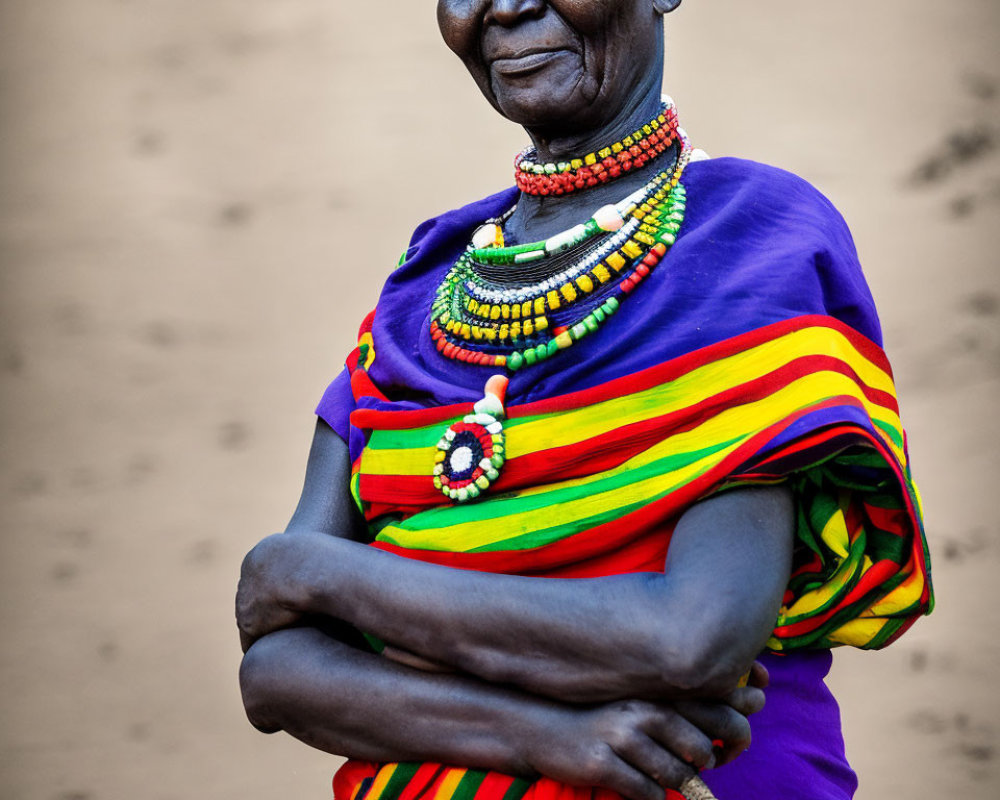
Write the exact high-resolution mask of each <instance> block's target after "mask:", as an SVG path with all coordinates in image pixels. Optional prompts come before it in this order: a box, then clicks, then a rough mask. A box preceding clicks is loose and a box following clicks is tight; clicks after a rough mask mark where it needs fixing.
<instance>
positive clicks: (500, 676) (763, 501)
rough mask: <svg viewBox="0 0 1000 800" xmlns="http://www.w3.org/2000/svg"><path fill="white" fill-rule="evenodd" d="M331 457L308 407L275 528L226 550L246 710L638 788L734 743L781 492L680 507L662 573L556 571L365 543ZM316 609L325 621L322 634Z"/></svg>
mask: <svg viewBox="0 0 1000 800" xmlns="http://www.w3.org/2000/svg"><path fill="white" fill-rule="evenodd" d="M348 470H349V464H348V457H347V453H346V447H345V446H344V444H343V442H341V441H340V439H339V438H338V437H337V436H336V435H335V434H334V433H333V432H332V431H330V430H329V428H328V427H326V426H325V423H322V422H321V423H319V426H318V427H317V433H316V437H315V439H314V444H313V450H312V452H311V454H310V461H309V467H308V469H307V477H306V485H305V488H304V491H303V496H302V500H301V501H300V504H299V508H298V509H297V511H296V514H295V516H294V517H293V519H292V522H291V523H290V525H289V528H288V533H291V534H293V535H277V536H273V537H269V538H268V539H265V540H264V541H263V542H261V543H260V544H259V545H258V546H257V547H256V548H254V550H253V551H251V553H250V554H249V555H248V556H247V559H246V560H245V562H244V571H243V577H242V579H241V586H240V591H239V595H238V598H237V612H238V621H239V624H240V628H241V632H242V635H243V638H244V646H245V648H247V647H248V648H249V649H247V652H246V656H245V659H244V664H243V668H242V670H241V680H242V685H243V689H244V699H245V702H246V705H247V711H248V714H249V716H250V718H251V721H252V722H254V724H256V725H257V726H258V727H260V728H262V729H265V730H277V729H284V730H286V731H288V732H289V733H291V734H293V735H295V736H297V737H299V738H300V739H303V740H304V741H306V742H308V743H309V744H312V745H314V746H317V747H320V748H322V749H325V750H329V751H331V752H336V753H340V754H345V755H350V756H354V757H359V758H367V759H372V760H433V761H445V762H448V763H455V764H460V765H466V766H479V767H484V768H492V769H498V770H501V771H505V772H508V773H513V774H519V775H531V774H537V773H542V774H545V775H548V776H549V777H553V778H557V779H560V780H565V781H567V782H569V783H590V784H594V785H602V786H607V787H608V788H612V789H615V790H617V791H619V792H621V793H623V794H625V795H627V796H629V797H633V798H644V799H645V798H649V799H650V800H653V798H656V799H657V800H662V792H663V788H662V787H664V786H676V785H678V784H679V783H680V782H682V781H683V780H684V779H685V778H686V777H687V776H688V775H689V774H690V771H691V769H692V767H702V766H706V765H710V764H711V763H713V761H716V760H717V759H718V760H726V759H728V758H731V757H734V756H735V754H736V753H738V752H739V750H741V749H742V747H744V746H745V745H746V743H747V740H748V729H747V727H746V720H745V715H746V714H748V713H752V712H753V711H754V710H757V708H759V706H760V704H761V702H762V698H761V696H760V692H759V690H755V689H752V688H751V689H742V690H740V689H736V684H737V681H738V679H739V677H740V676H742V675H743V674H745V673H746V671H747V670H748V669H750V667H751V664H752V663H753V659H754V656H755V655H756V654H757V653H758V652H759V651H760V649H761V647H762V646H763V644H764V642H765V641H766V639H767V637H768V635H769V633H770V630H771V627H772V626H773V623H774V619H775V616H776V612H777V609H778V605H779V603H780V600H781V594H782V591H783V590H784V587H785V585H786V583H787V580H788V573H789V569H790V561H791V550H792V544H791V536H792V534H791V531H792V510H791V501H790V497H789V495H788V493H787V490H784V489H752V490H737V491H733V492H729V493H726V494H723V495H720V496H718V497H715V498H713V499H710V500H707V501H704V502H702V503H700V504H697V505H696V506H694V507H692V508H691V509H690V510H689V511H688V512H686V513H685V514H684V515H683V516H682V518H681V519H680V520H679V521H678V523H677V525H676V527H675V530H674V532H673V535H672V540H671V545H670V550H669V555H668V559H667V563H666V570H665V573H663V574H658V573H649V574H638V575H626V576H619V577H610V578H597V579H585V580H561V579H543V578H521V577H515V576H502V575H489V574H481V573H475V572H466V571H460V570H452V569H449V568H446V567H438V566H434V565H427V564H422V563H418V562H413V561H409V560H407V559H403V558H399V557H397V556H393V555H389V554H386V553H382V552H378V551H375V550H372V549H371V548H368V547H365V546H364V545H363V544H360V543H359V542H358V541H356V540H357V539H360V538H361V537H360V534H359V531H360V528H359V527H358V526H357V524H356V521H355V520H353V519H352V517H351V511H350V504H349V499H348V498H347V497H346V494H345V493H342V491H340V490H335V489H332V488H331V487H336V486H341V487H343V486H346V485H347V482H346V476H347V473H348ZM329 534H334V535H332V536H331V535H329ZM331 620H337V621H339V623H341V624H342V625H343V627H341V628H340V631H339V632H337V631H333V633H334V635H333V636H331V635H329V634H330V633H331V629H330V624H331V623H330V622H329V621H331ZM320 628H324V629H325V630H321V629H320ZM351 630H364V631H366V632H368V633H371V634H374V635H376V636H378V637H379V638H381V639H383V640H384V641H386V642H387V643H388V645H389V647H388V648H387V651H386V655H388V656H389V657H388V658H387V657H385V656H377V655H374V654H371V653H368V652H364V651H363V650H361V649H358V648H355V647H352V646H351V644H350V643H349V642H350V631H351ZM433 665H440V667H441V668H442V669H443V670H446V671H430V670H431V669H432V668H433ZM764 680H765V678H764V677H763V676H762V674H761V672H760V671H758V672H756V673H755V676H754V681H755V682H756V683H757V684H758V685H759V684H761V683H763V682H764ZM713 739H722V740H724V741H726V742H727V745H728V748H727V749H726V750H723V751H722V752H713V748H712V740H713Z"/></svg>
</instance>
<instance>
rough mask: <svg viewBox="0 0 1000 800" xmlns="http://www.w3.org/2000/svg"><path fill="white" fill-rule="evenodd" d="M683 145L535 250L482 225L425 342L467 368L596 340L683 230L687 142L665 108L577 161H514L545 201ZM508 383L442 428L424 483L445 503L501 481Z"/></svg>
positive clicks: (451, 276)
mask: <svg viewBox="0 0 1000 800" xmlns="http://www.w3.org/2000/svg"><path fill="white" fill-rule="evenodd" d="M675 143H678V144H679V148H678V154H677V158H676V160H675V161H674V162H673V163H672V164H671V165H670V167H669V168H667V169H665V170H663V171H662V172H660V173H659V174H658V175H657V176H656V177H654V178H653V179H652V180H651V181H649V182H648V183H647V184H646V185H645V186H643V187H642V188H641V189H639V190H638V191H636V192H633V193H632V194H630V195H629V196H628V197H626V198H624V199H623V200H621V201H619V202H618V203H615V204H614V205H606V206H602V207H601V208H599V209H597V210H596V211H595V212H594V213H593V214H592V215H591V217H590V218H589V219H588V220H586V221H585V222H583V223H581V224H579V225H576V226H574V227H573V228H570V229H569V230H567V231H563V232H561V233H557V234H556V235H555V236H550V237H549V238H548V239H546V240H544V241H541V242H532V243H529V244H520V245H511V246H506V245H505V242H504V233H503V225H504V223H505V222H506V221H507V219H508V218H509V217H510V215H511V214H512V213H513V210H514V209H511V210H510V211H508V212H507V213H506V214H505V215H504V216H503V217H500V218H498V219H493V220H489V221H487V222H486V223H485V224H483V225H481V226H480V227H479V228H478V229H477V230H476V231H475V233H474V234H473V237H472V241H471V243H470V244H469V246H468V247H467V248H466V250H465V252H464V253H462V255H461V256H460V257H459V259H458V261H457V262H456V263H455V265H454V266H453V267H452V268H451V269H450V270H449V272H448V274H447V275H446V276H445V278H444V280H443V281H442V282H441V284H440V285H439V286H438V289H437V293H436V295H435V298H434V302H433V305H432V307H431V323H430V335H431V338H432V339H433V341H434V343H435V346H436V347H437V349H438V351H439V352H440V353H441V354H442V355H444V356H445V357H447V358H449V359H453V360H455V361H460V362H464V363H467V364H473V365H479V366H488V367H492V368H494V369H497V368H499V369H506V370H507V371H509V372H517V371H518V370H521V369H525V368H527V367H531V366H532V365H534V364H538V363H540V362H542V361H546V360H547V359H549V358H552V357H553V356H555V355H556V354H557V353H559V352H560V351H562V350H566V349H567V348H569V347H571V346H572V345H573V344H574V343H576V342H578V341H580V340H581V339H583V338H584V337H586V336H589V335H590V334H592V333H595V332H596V331H597V330H598V329H599V328H600V326H601V324H602V323H603V322H604V321H605V320H606V319H607V318H608V317H610V316H612V315H613V314H615V313H616V312H617V311H618V309H619V308H620V307H621V304H622V301H623V300H624V299H625V297H626V296H628V295H629V294H631V293H632V291H633V290H634V289H635V288H636V286H637V285H638V284H639V283H641V282H642V281H643V279H645V278H646V277H647V276H648V275H649V274H650V272H651V271H652V270H653V269H654V268H655V267H656V266H657V264H659V263H660V261H661V260H662V259H663V257H664V256H665V255H666V254H667V251H668V250H669V249H670V247H671V246H672V245H673V244H674V242H675V241H676V239H677V235H678V233H679V231H680V228H681V224H682V223H683V222H684V211H685V209H686V207H687V194H686V192H685V190H684V186H683V185H682V184H681V182H680V180H681V175H682V174H683V172H684V168H685V167H686V166H687V164H688V162H689V161H690V159H691V146H690V143H689V141H688V138H687V136H686V134H685V133H684V131H683V130H682V129H681V128H679V127H678V126H677V116H676V113H675V111H674V107H673V103H672V102H671V101H670V99H669V98H664V103H663V106H662V108H661V111H660V114H659V115H658V116H657V117H656V118H655V119H654V120H651V121H650V122H649V123H648V124H646V125H644V126H643V127H642V128H641V129H640V130H638V131H636V132H635V133H634V134H632V135H630V136H626V137H625V138H624V139H622V140H621V141H620V142H616V143H615V144H613V145H611V146H610V147H607V148H602V149H601V150H598V151H596V152H595V153H590V154H589V155H587V156H585V157H584V158H582V159H571V160H569V161H566V162H559V163H557V164H538V163H536V162H535V161H534V154H533V152H532V151H530V150H526V151H524V152H522V153H521V154H520V155H518V157H517V159H516V160H515V174H516V179H517V185H518V187H519V188H520V189H521V191H522V192H523V193H525V194H532V195H553V194H566V193H567V192H570V191H576V190H579V189H585V188H587V187H589V186H596V185H597V184H599V183H605V182H607V181H610V180H613V179H614V178H616V177H618V176H620V175H622V174H623V173H625V172H628V171H629V170H631V169H635V168H638V167H640V166H642V165H644V164H646V163H648V162H649V161H651V160H652V159H654V158H656V157H657V156H659V155H661V154H663V153H665V152H666V151H667V150H668V149H669V148H670V147H671V146H672V145H674V144H675ZM508 380H509V379H508V377H507V376H506V375H504V374H498V375H493V376H492V377H491V378H490V379H489V380H488V381H487V382H486V386H485V388H484V390H483V398H482V399H481V400H480V401H479V402H477V403H476V404H475V406H474V407H473V410H472V413H471V414H467V415H465V416H464V417H463V418H462V419H461V420H460V421H459V422H456V423H454V424H452V425H450V426H449V427H448V428H447V429H446V430H445V431H444V434H443V435H442V437H441V440H440V441H439V442H438V445H437V448H436V451H435V452H436V455H435V459H434V464H433V467H432V468H431V470H429V471H430V478H431V479H432V480H433V484H434V487H435V489H437V490H438V491H439V492H441V493H442V494H444V495H445V497H447V498H448V499H450V500H451V501H452V502H457V503H464V502H468V501H472V500H475V499H476V498H478V497H480V496H481V495H482V494H483V493H484V492H486V491H487V490H488V489H489V488H490V487H491V486H492V484H493V483H494V482H495V481H496V480H497V479H498V478H499V477H500V472H501V470H502V469H503V466H504V462H505V460H506V453H505V446H506V441H505V436H504V429H503V421H504V418H505V409H504V395H505V393H506V388H507V383H508Z"/></svg>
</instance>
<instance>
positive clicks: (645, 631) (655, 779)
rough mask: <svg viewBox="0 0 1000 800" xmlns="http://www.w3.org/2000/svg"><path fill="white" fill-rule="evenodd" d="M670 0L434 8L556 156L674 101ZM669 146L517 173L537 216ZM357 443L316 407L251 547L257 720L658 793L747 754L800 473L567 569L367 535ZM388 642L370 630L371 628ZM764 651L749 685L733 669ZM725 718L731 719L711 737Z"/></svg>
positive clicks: (585, 211)
mask: <svg viewBox="0 0 1000 800" xmlns="http://www.w3.org/2000/svg"><path fill="white" fill-rule="evenodd" d="M677 5H678V2H676V1H675V0H590V1H589V2H588V1H587V0H549V1H548V2H544V1H543V0H519V1H518V0H464V2H462V1H461V0H440V2H439V4H438V20H439V24H440V27H441V31H442V35H443V37H444V39H445V42H446V43H447V44H448V46H449V47H450V48H451V49H452V50H453V51H454V52H455V53H456V54H457V55H458V56H459V57H460V58H461V60H462V61H463V63H464V64H465V66H466V67H467V68H468V70H469V72H470V74H471V75H472V77H473V79H474V80H475V81H476V83H477V85H478V86H479V88H480V89H481V90H482V92H483V94H484V96H485V97H486V98H487V100H488V101H489V102H490V103H491V104H493V106H494V107H495V108H496V109H497V110H498V111H499V112H500V113H501V114H503V115H504V116H506V117H508V118H509V119H511V120H513V121H515V122H518V123H520V124H521V125H523V126H524V127H525V130H526V132H527V133H528V135H529V136H530V137H531V139H532V142H533V143H534V144H535V146H536V147H537V148H538V150H539V154H540V156H541V157H542V158H546V159H548V158H557V157H560V156H562V155H567V154H577V153H580V152H586V151H588V150H589V149H594V148H596V147H598V146H601V145H603V144H606V143H608V142H610V141H613V140H615V139H616V138H620V137H621V136H622V135H624V134H625V133H627V132H629V131H631V130H634V129H635V128H636V127H638V126H639V125H641V124H642V123H643V122H645V121H647V120H648V119H649V118H651V117H652V116H653V115H654V113H655V111H656V109H657V107H658V103H659V95H660V81H661V73H662V63H663V44H662V15H663V14H665V13H667V12H668V11H671V10H673V8H675V7H676V6H677ZM660 169H662V166H661V165H658V164H656V163H655V162H654V163H653V164H652V165H650V166H649V168H647V169H645V170H640V171H638V172H637V173H636V174H630V175H628V176H625V177H623V178H621V179H619V180H617V181H614V182H612V183H611V184H608V185H606V186H601V187H596V188H594V189H592V190H589V191H587V192H581V193H576V194H573V195H567V196H564V197H560V198H533V197H522V198H521V199H520V200H519V202H518V207H517V210H516V212H515V214H514V216H513V217H512V218H511V219H510V220H509V221H508V223H507V230H508V233H509V234H510V235H511V236H512V237H513V238H515V239H520V240H524V239H526V238H529V237H530V238H533V239H538V238H542V237H543V236H545V235H549V234H550V233H553V232H555V231H556V230H561V229H564V228H567V227H570V226H571V225H573V224H575V223H577V222H579V221H580V219H581V218H585V217H586V216H588V215H589V214H590V213H591V212H592V211H593V210H594V209H595V208H596V207H597V206H600V205H604V204H605V203H608V202H615V201H617V200H619V199H620V198H621V197H623V196H625V195H626V194H628V193H629V192H631V191H633V190H634V189H635V188H636V187H637V186H639V185H642V184H643V183H645V181H646V180H648V179H649V177H650V175H651V174H653V173H655V172H657V171H659V170H660ZM349 475H350V463H349V457H348V453H347V448H346V446H345V444H344V443H343V441H341V440H340V438H339V437H338V436H337V435H336V434H335V433H333V431H332V430H331V429H330V428H329V427H328V426H327V425H326V423H325V422H322V421H320V422H319V423H318V424H317V428H316V434H315V437H314V441H313V446H312V450H311V452H310V456H309V462H308V466H307V472H306V481H305V486H304V488H303V492H302V497H301V499H300V501H299V506H298V508H297V509H296V512H295V515H294V516H293V518H292V520H291V522H290V523H289V526H288V528H287V531H286V533H285V534H280V535H276V536H272V537H268V538H267V539H265V540H263V541H262V542H261V543H260V544H259V545H257V547H255V548H254V549H253V550H252V551H251V552H250V553H249V554H248V555H247V558H246V559H245V561H244V564H243V571H242V576H241V581H240V587H239V590H238V595H237V623H238V625H239V628H240V632H241V639H242V642H243V646H244V650H245V653H246V655H245V657H244V661H243V666H242V668H241V675H240V678H241V686H242V689H243V696H244V703H245V705H246V709H247V714H248V716H249V718H250V720H251V721H252V722H253V724H255V725H256V726H257V727H259V728H260V729H261V730H265V731H276V730H285V731H287V732H288V733H290V734H292V735H293V736H296V737H298V738H300V739H302V740H303V741H305V742H307V743H308V744H310V745H312V746H314V747H318V748H321V749H324V750H327V751H329V752H332V753H338V754H341V755H347V756H351V757H355V758H361V759H368V760H375V761H394V760H406V761H414V760H416V761H420V760H425V761H440V762H444V763H450V764H455V765H460V766H470V767H480V768H489V769H496V770H499V771H503V772H507V773H509V774H515V775H520V776H524V777H532V776H537V775H547V776H549V777H552V778H555V779H558V780H562V781H565V782H567V783H570V784H574V785H584V786H601V787H606V788H609V789H612V790H614V791H617V792H619V793H620V794H622V795H624V796H625V797H628V798H633V799H634V800H662V797H663V790H664V788H676V787H677V786H679V785H680V784H681V783H682V782H683V781H684V780H686V779H687V778H688V777H689V776H690V775H692V774H693V772H694V770H696V769H700V768H710V767H712V766H717V765H720V764H723V763H726V762H728V761H730V760H732V759H733V758H736V757H737V756H738V755H739V753H740V752H741V751H742V750H743V749H744V748H745V747H746V746H747V745H748V744H749V726H748V724H747V719H746V718H747V716H748V715H750V714H752V713H754V712H756V711H758V710H759V709H760V708H761V707H762V705H763V702H764V697H763V691H762V690H763V688H764V687H765V686H766V684H767V674H766V671H764V670H763V668H762V667H760V666H759V665H755V664H754V657H755V655H756V654H757V653H758V652H759V650H760V649H761V647H762V646H763V644H764V642H765V641H766V639H767V637H768V635H769V634H770V631H771V627H772V626H773V623H774V619H775V616H776V613H777V609H778V606H779V604H780V601H781V595H782V591H783V589H784V587H785V585H786V584H787V580H788V574H789V570H790V561H791V547H792V544H791V542H792V522H793V508H792V502H791V497H790V493H789V492H788V491H787V489H784V488H782V487H771V488H768V489H746V490H736V491H730V492H726V493H725V494H723V495H720V496H718V497H715V498H712V499H709V500H705V501H703V502H701V503H698V504H697V505H695V506H693V507H692V508H691V509H689V510H688V511H687V512H686V513H685V514H683V515H682V517H681V518H680V520H679V521H678V522H677V524H676V526H675V529H674V531H673V534H672V538H671V545H670V552H669V555H668V560H667V564H666V569H665V573H663V574H642V575H626V576H617V577H615V578H598V579H591V580H579V581H565V580H550V579H537V578H519V577H513V576H502V575H486V574H480V573H476V572H468V571H461V570H451V569H448V568H445V567H437V566H432V565H427V564H421V563H419V562H414V561H409V560H407V559H402V558H398V557H395V556H390V555H388V554H385V553H380V552H378V551H374V550H372V549H371V548H368V547H366V546H365V544H364V542H365V540H366V538H367V535H368V534H367V530H366V528H365V526H364V525H363V524H362V523H361V522H360V521H359V520H358V519H357V517H356V512H355V511H354V507H353V503H352V501H351V499H350V497H349V494H348V490H347V487H348V479H349ZM359 630H363V631H366V632H367V633H371V634H374V635H376V636H378V637H379V638H381V639H382V640H383V641H385V642H386V643H387V647H386V650H385V651H384V653H382V654H378V655H377V654H374V653H372V652H370V651H368V650H367V649H366V648H365V647H364V643H363V641H362V640H360V639H359V636H358V634H357V631H359ZM748 671H749V673H750V685H749V686H748V687H745V688H738V686H737V682H738V680H739V678H740V677H741V676H742V675H744V674H745V673H747V672H748ZM713 741H722V742H723V745H722V746H721V747H717V746H714V745H713Z"/></svg>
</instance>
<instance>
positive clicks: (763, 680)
mask: <svg viewBox="0 0 1000 800" xmlns="http://www.w3.org/2000/svg"><path fill="white" fill-rule="evenodd" d="M770 682H771V675H770V673H769V672H768V671H767V667H765V666H764V665H763V664H761V663H760V662H759V661H754V662H753V666H751V667H750V677H749V679H748V680H747V686H752V687H754V688H755V689H766V688H767V686H768V684H769V683H770Z"/></svg>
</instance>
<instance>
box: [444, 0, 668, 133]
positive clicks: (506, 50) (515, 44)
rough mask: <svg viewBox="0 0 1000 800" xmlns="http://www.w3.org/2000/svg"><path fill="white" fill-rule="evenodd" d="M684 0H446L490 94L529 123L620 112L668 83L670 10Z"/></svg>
mask: <svg viewBox="0 0 1000 800" xmlns="http://www.w3.org/2000/svg"><path fill="white" fill-rule="evenodd" d="M676 5H678V0H439V2H438V9H437V13H438V25H439V26H440V28H441V34H442V35H443V36H444V40H445V42H446V43H447V45H448V47H450V48H451V49H452V50H453V51H454V52H455V53H456V54H457V55H458V56H459V58H461V59H462V61H463V62H464V63H465V66H466V67H467V68H468V70H469V72H470V73H471V74H472V77H473V78H474V79H475V81H476V83H477V84H478V85H479V88H480V90H481V91H482V93H483V94H484V95H485V96H486V98H487V99H488V100H489V101H490V102H491V103H492V104H493V105H494V106H495V107H496V108H497V109H498V110H499V111H500V113H502V114H503V115H504V116H506V117H508V118H509V119H511V120H513V121H514V122H517V123H520V124H521V125H524V126H525V127H528V128H538V129H542V130H558V131H560V132H567V131H572V130H580V129H585V128H588V127H598V126H600V125H602V124H606V123H607V122H608V121H610V120H612V119H614V118H616V117H617V115H618V114H619V113H620V112H621V111H622V109H623V108H625V107H626V105H627V104H628V102H629V100H630V99H631V98H633V97H634V96H635V95H636V93H637V92H640V91H643V85H644V84H648V83H649V81H650V79H651V77H655V81H656V86H658V85H659V78H660V76H659V74H656V75H655V76H651V72H658V70H659V69H660V64H661V60H660V54H661V47H662V26H661V17H662V14H663V13H665V12H666V11H670V10H672V9H673V8H674V7H675V6H676Z"/></svg>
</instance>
